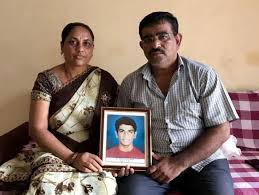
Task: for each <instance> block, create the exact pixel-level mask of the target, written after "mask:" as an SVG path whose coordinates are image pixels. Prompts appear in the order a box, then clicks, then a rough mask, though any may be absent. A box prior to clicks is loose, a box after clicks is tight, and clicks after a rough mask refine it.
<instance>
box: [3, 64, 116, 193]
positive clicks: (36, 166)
mask: <svg viewBox="0 0 259 195" xmlns="http://www.w3.org/2000/svg"><path fill="white" fill-rule="evenodd" d="M39 86H40V85H37V83H35V86H34V89H33V90H34V91H36V94H37V96H35V97H34V98H36V99H40V98H41V97H42V98H50V97H48V94H46V93H44V90H42V91H43V92H42V91H40V90H38V89H39V88H40V87H39ZM116 90H117V83H116V81H115V80H114V79H113V77H112V76H111V75H110V74H109V73H108V72H106V71H104V70H101V69H98V68H92V70H90V71H88V72H86V73H84V74H83V75H81V76H80V77H78V78H77V79H75V80H74V81H72V82H71V83H69V84H68V85H66V86H65V87H63V88H60V90H57V91H55V93H53V94H52V95H51V102H50V111H49V113H50V116H51V117H50V118H49V127H50V128H49V129H50V130H51V132H52V133H53V134H54V135H55V136H56V137H57V138H58V139H59V140H60V141H62V143H63V144H65V145H66V146H67V147H69V148H70V149H71V150H73V151H78V152H82V151H88V152H91V153H95V154H97V152H98V145H99V121H100V108H101V106H111V105H113V103H114V100H115V96H116ZM37 91H39V92H37ZM29 148H32V149H28V148H27V147H25V148H24V150H23V151H22V152H21V153H20V154H19V155H18V156H17V157H16V158H15V159H12V160H11V162H9V161H8V162H7V163H9V164H6V163H5V164H6V165H5V166H1V168H0V180H1V179H2V180H3V181H8V179H9V181H21V180H26V179H28V178H29V177H30V181H31V182H30V187H29V190H28V192H27V194H115V193H116V188H117V184H116V180H115V178H114V177H113V176H112V175H111V173H109V172H102V173H90V174H89V173H88V174H87V173H80V172H77V170H76V169H75V168H73V167H71V166H69V165H67V164H66V163H64V162H63V161H62V160H61V159H59V158H57V157H55V156H54V155H52V154H51V153H48V152H45V151H44V150H43V149H41V148H40V147H38V145H37V144H35V143H33V144H30V147H29ZM7 167H8V168H7ZM5 169H6V170H7V171H6V170H5ZM1 170H5V171H4V172H3V174H2V176H1ZM22 173H23V174H22ZM11 174H12V175H15V177H10V175H11ZM8 176H9V178H8ZM1 177H2V178H1Z"/></svg>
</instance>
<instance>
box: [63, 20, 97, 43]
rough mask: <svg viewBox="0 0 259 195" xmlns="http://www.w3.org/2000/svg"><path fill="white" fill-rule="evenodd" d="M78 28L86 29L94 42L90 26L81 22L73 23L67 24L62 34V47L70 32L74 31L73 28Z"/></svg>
mask: <svg viewBox="0 0 259 195" xmlns="http://www.w3.org/2000/svg"><path fill="white" fill-rule="evenodd" d="M77 26H81V27H83V28H85V29H86V30H87V31H89V33H90V35H91V37H92V39H93V41H94V33H93V31H92V29H91V28H90V27H89V26H88V25H86V24H84V23H81V22H72V23H69V24H67V25H66V26H65V27H64V29H63V31H62V33H61V42H60V43H61V46H63V45H64V42H65V40H66V38H67V36H68V35H69V33H70V31H71V30H73V28H75V27H77Z"/></svg>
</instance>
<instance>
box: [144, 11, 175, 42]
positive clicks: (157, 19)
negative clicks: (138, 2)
mask: <svg viewBox="0 0 259 195" xmlns="http://www.w3.org/2000/svg"><path fill="white" fill-rule="evenodd" d="M165 21H166V22H168V23H169V24H171V29H172V32H173V33H174V34H177V33H178V21H177V18H176V17H175V16H174V15H173V14H171V13H169V12H161V11H159V12H152V13H151V14H148V15H147V16H145V17H144V18H143V19H142V20H141V22H140V24H139V36H140V38H142V30H143V28H145V27H147V26H152V25H154V24H160V23H162V22H165Z"/></svg>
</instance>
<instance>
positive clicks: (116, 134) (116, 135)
mask: <svg viewBox="0 0 259 195" xmlns="http://www.w3.org/2000/svg"><path fill="white" fill-rule="evenodd" d="M115 137H116V138H118V133H117V131H116V130H115Z"/></svg>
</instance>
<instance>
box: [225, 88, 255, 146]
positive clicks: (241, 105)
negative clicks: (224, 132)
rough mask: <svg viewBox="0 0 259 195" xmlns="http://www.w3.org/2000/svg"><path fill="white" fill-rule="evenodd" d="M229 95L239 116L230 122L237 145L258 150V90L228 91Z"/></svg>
mask: <svg viewBox="0 0 259 195" xmlns="http://www.w3.org/2000/svg"><path fill="white" fill-rule="evenodd" d="M229 95H230V98H231V100H232V102H233V104H234V106H235V108H236V110H237V113H238V115H239V117H240V119H239V120H236V121H233V122H232V123H231V124H230V125H231V134H233V135H234V136H235V137H236V138H237V146H238V147H245V148H252V149H256V150H259V91H251V92H248V91H246V92H230V93H229Z"/></svg>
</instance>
